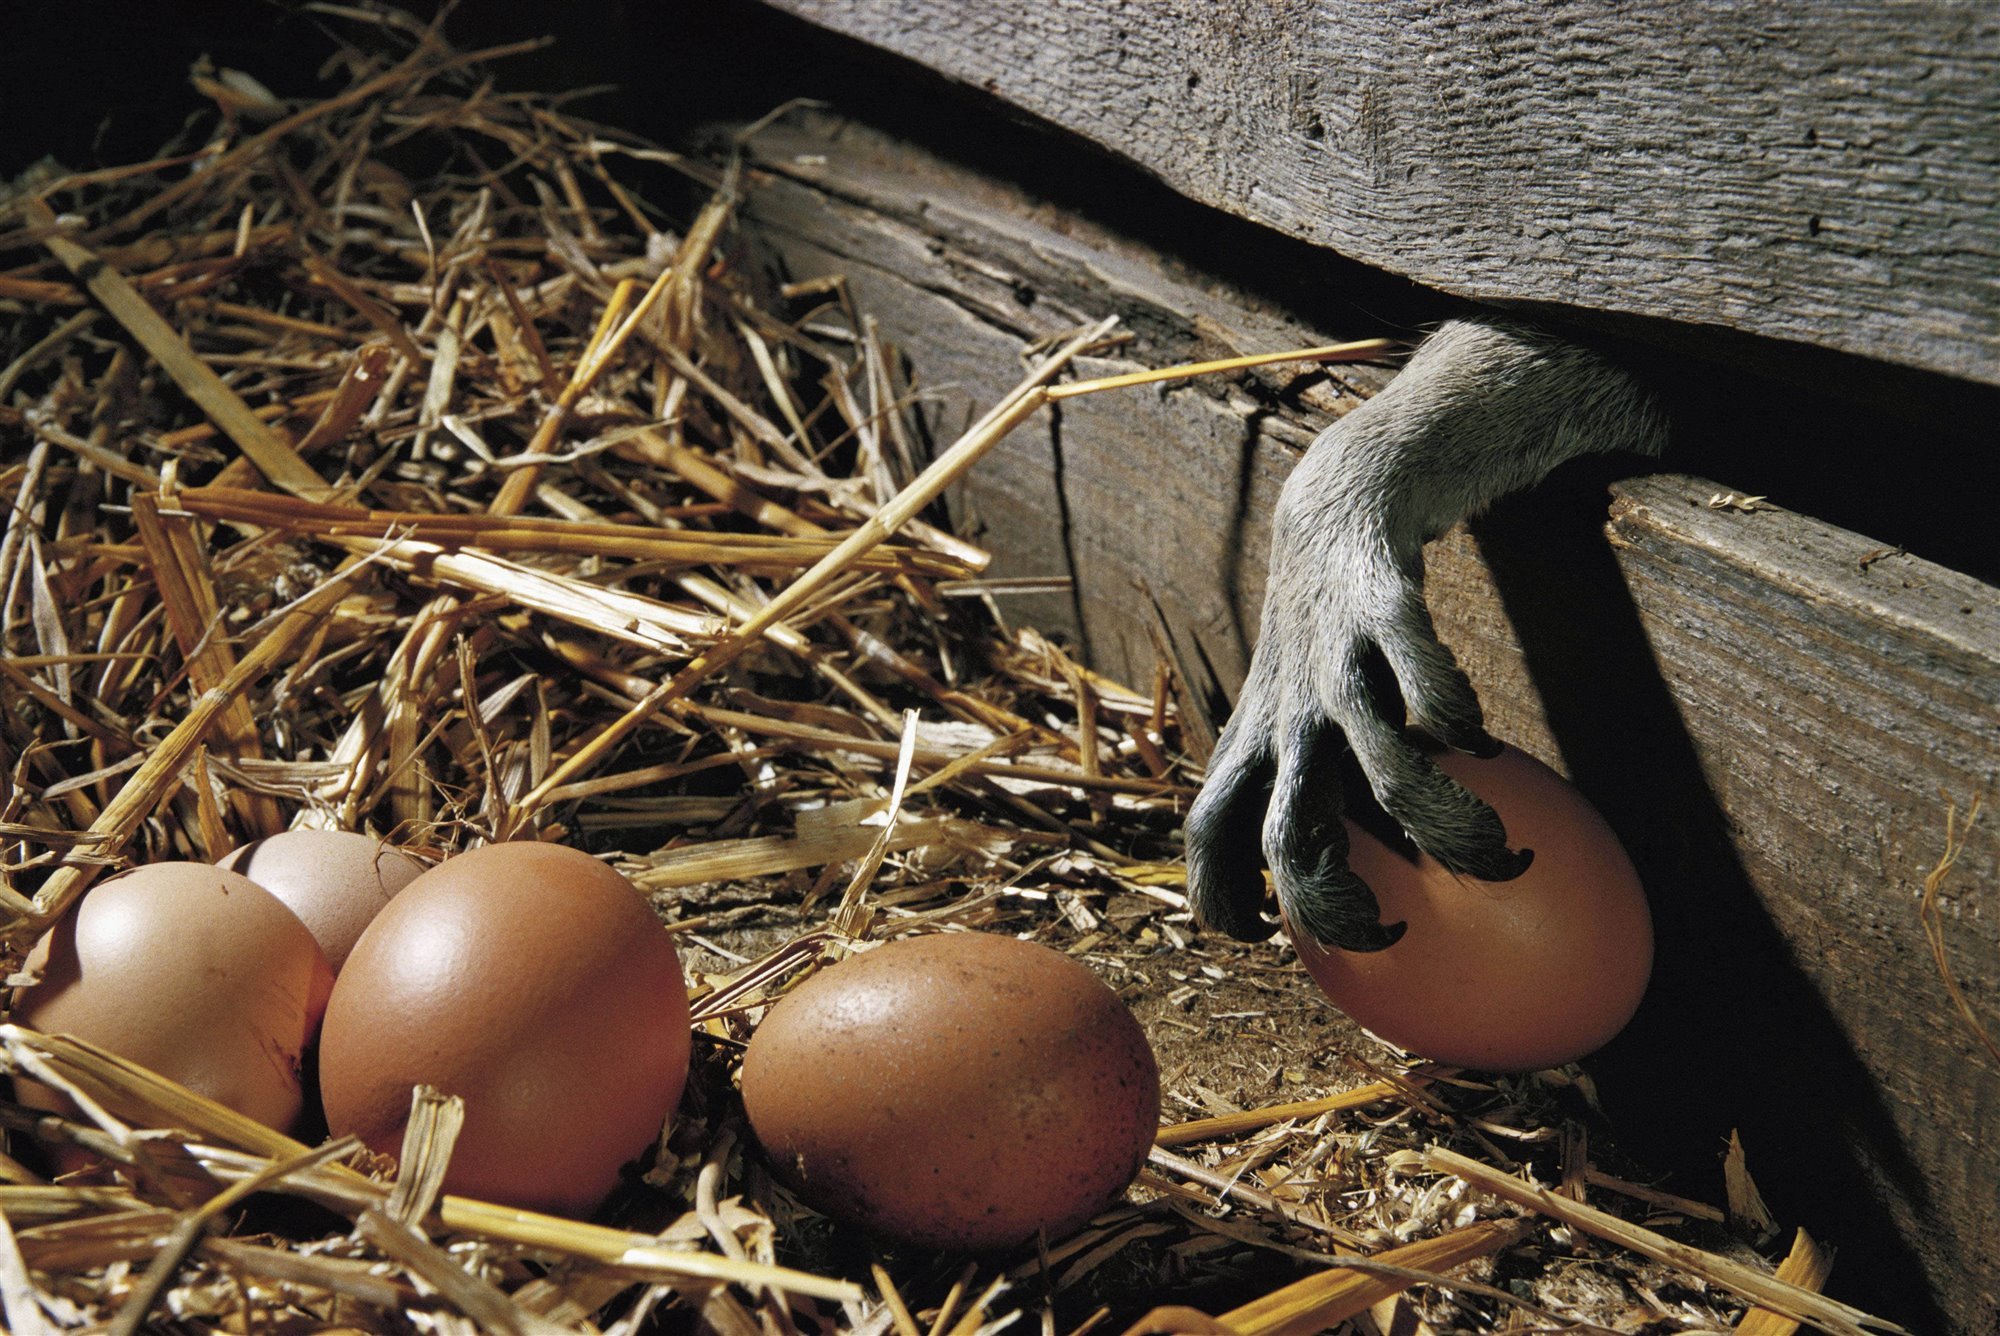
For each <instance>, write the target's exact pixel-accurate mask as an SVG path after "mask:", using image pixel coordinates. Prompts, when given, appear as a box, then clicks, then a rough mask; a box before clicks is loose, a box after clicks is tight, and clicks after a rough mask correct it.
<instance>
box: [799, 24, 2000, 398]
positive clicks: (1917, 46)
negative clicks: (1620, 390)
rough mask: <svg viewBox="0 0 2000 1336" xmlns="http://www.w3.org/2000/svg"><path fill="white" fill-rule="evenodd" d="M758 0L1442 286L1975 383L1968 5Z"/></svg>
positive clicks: (1226, 203)
mask: <svg viewBox="0 0 2000 1336" xmlns="http://www.w3.org/2000/svg"><path fill="white" fill-rule="evenodd" d="M768 2H769V3H771V4H773V5H775V6H776V7H778V8H780V9H783V10H786V11H788V12H790V13H792V14H795V15H798V16H800V17H803V18H805V19H807V20H809V21H811V22H814V23H817V24H820V25H823V26H825V27H827V28H830V29H833V30H835V31H838V32H841V33H844V34H846V35H848V36H851V37H854V38H857V39H859V40H861V41H863V42H866V43H869V44H872V45H874V46H877V47H881V48H883V49H886V50H889V51H892V52H895V53H897V54H899V55H902V56H906V57H908V58H910V59H912V60H914V61H917V62H919V63H921V64H922V65H925V66H927V67H929V68H931V69H933V70H936V71H938V72H939V73H941V74H943V75H945V76H946V77H948V78H950V79H953V80H956V81H959V82H962V83H965V84H969V85H972V86H974V87H977V88H980V89H983V90H985V91H986V92H987V93H989V94H991V95H992V96H994V97H996V98H999V99H1004V100H1005V101H1007V102H1009V103H1011V104H1013V105H1014V106H1016V107H1019V108H1021V109H1023V110H1025V111H1027V112H1030V113H1032V114H1034V115H1035V116H1037V117H1040V118H1042V119H1044V120H1046V121H1048V122H1050V123H1052V124H1054V125H1056V126H1059V127H1061V128H1063V129H1065V130H1068V131H1072V132H1074V133H1075V134H1077V135H1080V136H1082V137H1083V138H1084V139H1086V140H1089V141H1091V142H1093V143H1095V144H1098V145H1100V146H1102V147H1103V148H1105V149H1107V150H1109V151H1111V152H1113V153H1115V154H1118V155H1121V156H1123V157H1125V158H1128V159H1130V160H1131V161H1132V162H1134V163H1136V164H1138V165H1139V166H1141V167H1143V168H1144V169H1146V170H1147V171H1149V172H1151V173H1153V174H1155V175H1157V176H1159V177H1160V178H1162V179H1163V180H1165V181H1166V182H1167V183H1168V184H1170V185H1171V186H1173V187H1174V188H1175V189H1176V190H1178V191H1180V192H1181V193H1183V194H1185V195H1187V196H1190V197H1191V198H1194V199H1197V200H1201V201H1203V202H1204V203H1208V204H1212V205H1215V206H1217V207H1220V208H1223V209H1227V210H1229V211H1230V212H1233V213H1236V214H1239V215H1241V216H1243V217H1246V218H1250V219H1253V220H1255V221H1258V222H1261V223H1264V224H1267V225H1269V226H1271V227H1275V228H1277V229H1279V230H1281V231H1284V232H1286V233H1289V234H1291V235H1294V236H1297V237H1301V238H1304V239H1306V240H1308V241H1311V242H1314V243H1316V244H1319V245H1324V246H1327V247H1330V248H1332V249H1334V250H1336V251H1339V252H1340V253H1341V254H1343V255H1347V256H1351V257H1354V258H1356V259H1360V260H1363V261H1366V262H1367V263H1370V264H1373V265H1378V266H1380V267H1382V268H1385V269H1389V270H1393V271H1395V272H1397V273H1401V274H1406V275H1409V276H1411V277H1414V278H1417V279H1420V280H1422V281H1423V282H1426V283H1429V284H1432V285H1434V286H1436V287H1439V288H1442V289H1444V290H1446V291H1449V292H1454V293H1458V294H1461V295H1464V296H1469V297H1475V298H1479V299H1483V300H1491V301H1499V302H1521V303H1553V304H1559V305H1562V306H1567V307H1578V308H1587V309H1591V310H1598V311H1609V312H1621V313H1627V314H1631V315H1639V316H1648V317H1658V318H1663V319H1666V320H1670V321H1677V322H1686V323H1690V324H1696V325H1720V326H1725V327H1728V328H1731V329H1736V330H1741V331H1746V332H1750V333H1755V334H1760V335H1766V336H1770V337H1772V338H1777V339H1785V340H1795V341H1800V342H1804V343H1809V344H1816V345H1820V346H1823V347H1828V348H1835V349H1841V350H1844V351H1848V352H1854V353H1860V354H1862V355H1865V356H1868V357H1872V358H1879V359H1883V360H1888V361H1894V362H1899V363H1902V364H1905V365H1910V366H1916V367H1922V368H1926V369H1929V370H1933V371H1940V372H1945V373H1948V374H1951V375H1954V376H1960V377H1965V378H1969V379H1974V380H1978V381H1983V382H1985V383H1988V384H2000V11H1997V10H1995V9H1994V8H1993V7H1992V6H1983V5H1971V4H1966V5H1953V4H1920V3H1893V4H1881V3H1862V0H1781V2H1780V3H1773V4H1758V5H1747V4H1735V5H1679V6H1664V5H1628V4H1619V3H1615V2H1614V0H1584V2H1583V3H1574V4H1564V5H1559V6H1558V5H1530V4H1525V3H1520V2H1519V0H1473V2H1472V3H1454V4H1442V3H1407V2H1401V3H1382V2H1381V0H1259V2H1258V3H1249V2H1248V0H1236V2H1235V3H1225V4H1216V3H1213V2H1212V0H1153V3H1148V4H1129V3H1126V4H1107V3H1103V0H1041V2H1040V3H1037V4H1032V5H1020V4H1011V3H1007V2H1006V0H768Z"/></svg>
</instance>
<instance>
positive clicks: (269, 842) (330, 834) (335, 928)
mask: <svg viewBox="0 0 2000 1336" xmlns="http://www.w3.org/2000/svg"><path fill="white" fill-rule="evenodd" d="M215 865H216V866H217V867H226V868H228V869H229V870H230V871H232V872H241V873H242V874H243V875H244V876H246V877H248V878H250V880H252V881H254V882H256V883H257V884H258V885H259V886H262V887H263V888H264V889H265V890H267V891H269V892H270V893H271V894H273V895H275V896H277V897H278V898H279V899H280V900H282V901H284V902H285V906H286V907H287V908H288V909H290V910H291V911H292V912H293V913H294V914H297V915H298V916H299V917H300V918H301V919H302V920H304V922H305V925H306V927H308V928H310V929H311V930H312V935H313V936H314V937H315V938H317V939H318V941H319V945H320V949H321V950H323V951H325V952H326V958H327V960H328V961H330V962H331V963H332V965H333V969H334V972H335V973H336V974H337V973H339V972H340V969H341V967H342V966H343V965H345V964H346V963H347V955H348V952H350V951H352V950H353V949H354V943H355V942H356V941H357V940H359V939H360V937H361V932H362V929H364V928H366V927H367V926H368V925H369V924H370V923H371V922H373V921H374V919H375V916H376V915H377V914H379V913H381V912H382V906H384V905H386V904H388V903H389V897H391V896H393V895H394V894H395V893H396V892H397V891H400V890H402V889H403V888H404V887H405V886H407V885H409V884H410V883H411V882H412V881H414V880H416V878H417V876H418V875H419V874H420V873H422V872H423V870H424V865H423V864H422V863H420V862H418V861H417V860H416V859H414V858H412V857H410V855H408V854H406V853H404V852H403V851H402V850H401V849H398V848H396V847H395V846H394V845H391V844H384V843H383V842H382V841H380V840H378V839H376V838H375V837H374V836H372V835H361V834H357V833H356V832H354V831H351V830H311V829H300V830H288V831H285V832H283V833H282V834H278V835H267V836H266V837H264V838H263V839H261V840H254V841H252V842H251V843H249V844H246V845H244V846H243V847H242V848H240V849H232V850H231V851H230V852H228V853H226V854H224V855H223V856H222V857H221V858H219V859H217V860H216V864H215Z"/></svg>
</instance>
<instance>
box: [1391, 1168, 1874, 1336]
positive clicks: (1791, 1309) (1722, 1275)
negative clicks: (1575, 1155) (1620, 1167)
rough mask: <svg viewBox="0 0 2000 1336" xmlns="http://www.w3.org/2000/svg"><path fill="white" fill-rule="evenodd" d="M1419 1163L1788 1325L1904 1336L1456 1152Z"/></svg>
mask: <svg viewBox="0 0 2000 1336" xmlns="http://www.w3.org/2000/svg"><path fill="white" fill-rule="evenodd" d="M1424 1163H1425V1165H1426V1166H1427V1167H1429V1168H1432V1169H1436V1170H1438V1171H1440V1172H1442V1173H1448V1174H1456V1175H1457V1176H1458V1177H1460V1178H1462V1179H1464V1180H1465V1181H1466V1182H1468V1183H1470V1184H1472V1185H1473V1186H1474V1187H1476V1188H1479V1189H1480V1190H1481V1191H1484V1192H1490V1193H1492V1194H1493V1195H1494V1196H1496V1197H1501V1198H1504V1199H1505V1200H1507V1201H1511V1202H1513V1203H1515V1204H1516V1205H1519V1206H1525V1207H1527V1208H1528V1209H1529V1210H1532V1211H1537V1212H1539V1213H1541V1214H1542V1215H1546V1216H1548V1217H1550V1218H1551V1219H1554V1220H1560V1221H1561V1222H1562V1223H1564V1224H1566V1225H1571V1226H1574V1227H1575V1228H1577V1229H1581V1230H1583V1231H1584V1232H1585V1233H1588V1234H1594V1235H1596V1236H1597V1237H1598V1238H1601V1239H1604V1240H1606V1241H1608V1242H1611V1243H1616V1244H1618V1245H1619V1246H1620V1247H1625V1248H1630V1249H1632V1250H1633V1251H1634V1252H1638V1253H1643V1254H1645V1255H1646V1256H1648V1257H1651V1258H1653V1259H1655V1260H1656V1261H1660V1262H1664V1263H1667V1264H1668V1265H1671V1266H1674V1267H1678V1268H1680V1269H1681V1270H1684V1271H1687V1272H1689V1273H1691V1274H1693V1275H1696V1276H1700V1277H1701V1278H1702V1279H1704V1280H1706V1281H1708V1282H1710V1283H1711V1284H1715V1285H1720V1286H1722V1287H1723V1288H1725V1289H1728V1290H1731V1291H1733V1292H1734V1293H1736V1294H1740V1295H1742V1296H1743V1297H1744V1298H1745V1299H1748V1300H1750V1301H1751V1302H1752V1303H1754V1304H1757V1305H1758V1306H1760V1307H1763V1308H1768V1309H1770V1310H1771V1311H1772V1312H1774V1313H1776V1314H1778V1315H1779V1316H1781V1317H1785V1318H1789V1319H1790V1320H1792V1321H1794V1322H1798V1323H1805V1324H1810V1325H1811V1326H1814V1327H1817V1328H1819V1329H1820V1330H1822V1331H1827V1332H1833V1333H1836V1336H1861V1333H1862V1332H1863V1331H1864V1330H1872V1331H1884V1332H1892V1333H1897V1336H1908V1333H1907V1332H1906V1331H1905V1330H1904V1328H1902V1327H1899V1326H1897V1325H1896V1324H1895V1323H1893V1322H1889V1321H1886V1320H1884V1319H1882V1318H1879V1317H1875V1316H1873V1315H1871V1314H1868V1313H1864V1312H1862V1311H1861V1310H1860V1309H1858V1308H1855V1307H1853V1306H1852V1305H1849V1304H1844V1303H1840V1302H1839V1301H1837V1300H1834V1299H1828V1298H1826V1297H1825V1296H1824V1295H1820V1294H1816V1293H1814V1292H1813V1291H1811V1290H1809V1289H1806V1288H1804V1287H1802V1286H1799V1285H1794V1284H1791V1283H1789V1282H1786V1281H1783V1280H1779V1279H1777V1278H1776V1277H1775V1276H1769V1275H1766V1274H1764V1273H1763V1272H1761V1271H1758V1270H1755V1269H1754V1268H1751V1267H1748V1266H1745V1265H1744V1264H1743V1263H1741V1262H1736V1261H1732V1260H1730V1259H1729V1258H1727V1257H1720V1256H1717V1255H1716V1254H1714V1253H1710V1252H1704V1251H1702V1250H1701V1249H1699V1248H1693V1247H1690V1246H1688V1245H1687V1244H1685V1243H1679V1242H1676V1241H1675V1240H1673V1239H1669V1238H1667V1237H1666V1236H1664V1235H1662V1234H1658V1233H1655V1232H1654V1231H1652V1230H1650V1229H1643V1228H1641V1227H1640V1226H1638V1225H1634V1224H1630V1223H1628V1222H1626V1221H1624V1220H1620V1219H1619V1218H1618V1217H1617V1216H1614V1215H1612V1214H1610V1213H1609V1212H1606V1211H1600V1210H1598V1209H1596V1208H1595V1207H1592V1206H1586V1205H1584V1204H1583V1203H1582V1202H1573V1201H1570V1200H1569V1199H1568V1198H1566V1197H1563V1196H1560V1195H1558V1194H1556V1193H1553V1192H1550V1191H1549V1190H1548V1189H1547V1188H1543V1187H1538V1186H1536V1185H1535V1184H1533V1183H1530V1182H1527V1181H1526V1180H1524V1179H1521V1178H1517V1177H1515V1176H1514V1175H1512V1174H1506V1173H1501V1172H1499V1171H1497V1170H1494V1169H1491V1168H1488V1167H1487V1166H1486V1165H1483V1164H1481V1163H1479V1161H1477V1160H1474V1159H1471V1158H1469V1157H1467V1156H1464V1155H1460V1154H1458V1153H1457V1152H1456V1151H1451V1150H1446V1149H1444V1148H1443V1147H1433V1148H1432V1149H1430V1150H1428V1151H1426V1152H1425V1153H1424Z"/></svg>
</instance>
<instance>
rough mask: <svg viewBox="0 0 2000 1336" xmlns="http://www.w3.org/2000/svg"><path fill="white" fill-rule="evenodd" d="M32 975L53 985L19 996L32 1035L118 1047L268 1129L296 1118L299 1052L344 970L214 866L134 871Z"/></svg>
mask: <svg viewBox="0 0 2000 1336" xmlns="http://www.w3.org/2000/svg"><path fill="white" fill-rule="evenodd" d="M28 967H29V968H30V969H31V970H38V971H40V972H41V974H42V981H41V982H40V983H38V984H36V985H34V986H33V987H31V988H26V989H23V990H22V993H21V997H20V1000H19V1002H18V1003H17V1005H16V1007H15V1010H14V1019H15V1020H17V1021H19V1022H20V1023H21V1024H22V1025H26V1026H28V1027H30V1028H32V1029H37V1030H42V1031H44V1032H47V1033H51V1034H71V1035H75V1036H76V1037H77V1038H79V1039H85V1040H88V1041H90V1042H91V1043H93V1044H97V1045H99V1046H100V1047H103V1048H108V1049H110V1050H111V1051H112V1052H114V1053H117V1054H119V1055H120V1056H121V1057H125V1058H130V1059H131V1060H132V1061H134V1062H137V1063H139V1064H141V1065H142V1066H145V1067H149V1068H151V1069H152V1070H154V1071H156V1072H158V1073H159V1074H160V1075H162V1076H166V1077H170V1078H172V1079H173V1080H175V1081H178V1082H180V1083H181V1084H182V1085H184V1086H186V1087H188V1088H189V1089H190V1090H193V1091H194V1092H196V1093H197V1094H201V1095H206V1096H208V1098H210V1099H212V1100H215V1101H216V1102H217V1103H220V1104H226V1105H228V1106H229V1107H230V1108H232V1109H235V1110H236V1111H237V1112H238V1113H242V1114H247V1115H248V1116H250V1117H252V1118H255V1119H256V1120H257V1121H258V1122H260V1123H264V1124H266V1125H267V1126H270V1127H275V1128H278V1129H280V1130H284V1129H286V1128H289V1127H290V1126H291V1125H292V1123H293V1122H294V1121H295V1120H296V1119H297V1118H298V1116H299V1110H300V1104H301V1097H300V1093H299V1054H300V1052H301V1051H302V1050H303V1049H304V1048H305V1046H306V1044H307V1043H308V1042H310V1040H311V1038H312V1035H313V1033H314V1031H315V1030H316V1029H317V1028H318V1027H319V1022H320V1015H321V1013H322V1012H323V1011H324V1010H325V1009H326V1001H327V993H328V990H329V989H330V988H331V987H332V986H333V971H332V969H331V968H329V966H328V965H327V961H326V956H325V954H324V953H322V952H321V951H320V949H319V946H318V944H317V943H315V942H314V941H313V937H312V934H311V933H310V932H308V931H306V926H305V924H303V923H301V922H299V920H298V917H297V916H296V915H295V914H293V913H292V911H291V910H289V909H287V908H285V906H284V905H282V904H280V903H279V902H278V901H277V899H276V898H275V897H273V896H272V895H270V894H269V893H268V892H266V891H265V890H264V889H263V888H261V887H259V886H257V885H256V884H254V883H253V882H251V881H250V880H249V879H248V878H246V877H244V876H242V875H240V874H238V873H235V872H229V871H226V870H224V869H221V868H216V867H211V866H210V865H208V864H207V863H153V864H150V865H148V866H146V867H141V868H134V869H133V870H132V871H130V872H127V873H124V874H123V875H121V876H117V877H113V878H111V879H110V880H109V881H106V882H103V883H102V884H100V885H98V886H96V887H94V888H92V889H91V890H90V891H89V892H88V893H86V894H85V895H84V897H83V899H82V901H81V902H80V903H79V904H78V905H77V907H76V908H75V910H73V911H72V912H71V913H69V914H67V915H65V916H64V918H63V919H62V921H61V922H60V923H58V924H57V925H56V926H55V927H54V928H52V929H50V930H49V931H48V932H47V933H45V934H44V935H43V936H42V939H41V940H40V941H39V942H37V943H36V944H35V947H34V950H33V951H32V952H31V953H30V954H29V956H28ZM24 1094H25V1095H27V1096H28V1097H29V1098H30V1099H32V1100H33V1102H34V1103H35V1104H36V1106H37V1107H41V1108H61V1107H63V1106H64V1105H65V1104H66V1101H62V1100H61V1099H60V1097H59V1096H57V1095H56V1094H55V1093H54V1092H53V1091H49V1090H46V1089H42V1088H40V1087H36V1088H35V1089H34V1090H32V1091H24ZM113 1111H114V1112H121V1110H118V1109H114V1110H113ZM125 1112H129V1111H125Z"/></svg>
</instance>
